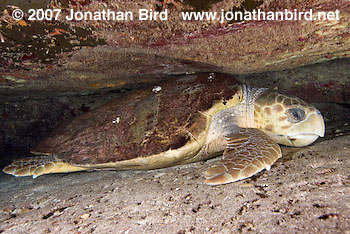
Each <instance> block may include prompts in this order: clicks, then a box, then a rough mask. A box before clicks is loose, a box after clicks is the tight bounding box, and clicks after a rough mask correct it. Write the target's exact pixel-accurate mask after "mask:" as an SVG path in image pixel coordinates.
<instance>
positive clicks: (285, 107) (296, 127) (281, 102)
mask: <svg viewBox="0 0 350 234" xmlns="http://www.w3.org/2000/svg"><path fill="white" fill-rule="evenodd" d="M254 121H255V125H256V127H257V128H259V129H261V130H263V131H264V132H266V133H267V134H268V135H270V136H271V137H272V138H274V139H275V140H276V142H277V143H279V144H283V145H288V146H296V147H301V146H306V145H309V144H311V143H313V142H314V141H315V140H316V139H317V138H318V137H323V136H324V133H325V124H324V120H323V117H322V115H321V112H320V111H318V110H317V109H316V108H315V107H313V106H312V105H309V104H307V103H306V102H304V101H303V100H301V99H299V98H297V97H289V96H286V95H284V94H280V93H276V92H271V91H267V92H264V93H263V94H261V95H260V96H259V97H258V98H257V100H256V102H255V106H254Z"/></svg>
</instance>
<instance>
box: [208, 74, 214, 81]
mask: <svg viewBox="0 0 350 234" xmlns="http://www.w3.org/2000/svg"><path fill="white" fill-rule="evenodd" d="M214 79H215V73H214V72H210V73H209V76H208V80H209V81H213V80H214Z"/></svg>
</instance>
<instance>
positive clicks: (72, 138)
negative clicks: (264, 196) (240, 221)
mask: <svg viewBox="0 0 350 234" xmlns="http://www.w3.org/2000/svg"><path fill="white" fill-rule="evenodd" d="M324 132H325V126H324V120H323V118H322V115H321V113H320V112H319V111H318V110H317V109H315V108H314V107H313V106H311V105H309V104H306V103H305V102H304V101H302V100H300V99H299V98H296V97H288V96H286V95H283V94H280V93H276V92H272V91H269V90H267V89H265V88H251V87H247V86H245V85H240V84H239V83H238V81H237V80H235V79H234V78H233V77H230V76H228V75H225V74H221V73H199V74H192V75H188V76H186V77H184V78H183V77H182V78H177V79H173V80H170V81H165V82H163V83H160V84H159V85H158V86H155V87H153V86H152V87H149V88H144V89H141V90H137V91H134V92H131V93H130V94H127V95H125V96H123V97H121V98H118V99H116V100H113V101H111V102H109V103H107V104H105V105H103V106H101V107H98V108H96V109H94V110H92V111H90V112H87V113H84V114H82V115H80V116H78V117H77V118H75V119H74V120H73V121H72V122H71V123H69V124H66V125H64V126H60V127H59V128H57V130H56V131H55V132H54V133H53V134H52V135H51V136H50V137H48V138H46V139H45V140H43V141H42V142H40V143H39V144H38V145H37V147H36V148H34V149H33V151H32V152H33V153H34V154H38V155H40V156H36V157H32V158H25V159H19V160H16V161H14V162H13V163H12V164H11V165H9V166H7V167H5V168H4V170H3V171H4V172H5V173H8V174H12V175H15V176H30V175H31V176H33V177H34V178H35V177H37V176H40V175H43V174H48V173H63V172H74V171H83V170H92V169H95V170H97V169H115V170H128V169H136V170H143V169H155V168H162V167H169V166H173V165H178V164H185V163H191V162H196V161H200V160H206V159H209V158H213V157H215V156H218V155H221V154H223V159H222V160H221V161H218V162H217V163H215V164H214V165H213V166H212V167H211V168H209V169H208V170H207V171H206V173H205V177H206V180H205V183H206V184H209V185H216V184H225V183H230V182H234V181H237V180H241V179H244V178H248V177H250V176H252V175H254V174H256V173H258V172H260V171H261V170H263V169H267V170H269V169H270V167H271V165H272V164H273V163H274V162H275V161H276V160H277V159H278V158H280V157H281V149H280V147H279V146H278V144H283V145H287V146H296V147H299V146H305V145H309V144H311V143H313V142H314V141H315V140H316V139H317V138H318V137H319V136H321V137H323V136H324Z"/></svg>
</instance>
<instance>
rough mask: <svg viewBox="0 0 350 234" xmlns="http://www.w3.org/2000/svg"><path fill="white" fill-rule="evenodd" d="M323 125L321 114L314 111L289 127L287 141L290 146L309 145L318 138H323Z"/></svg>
mask: <svg viewBox="0 0 350 234" xmlns="http://www.w3.org/2000/svg"><path fill="white" fill-rule="evenodd" d="M324 134H325V124H324V120H323V117H322V114H321V112H319V111H318V110H316V111H315V112H312V113H310V114H309V115H308V116H307V118H306V119H305V120H303V121H301V122H300V123H297V124H295V125H294V126H292V127H291V129H290V132H289V133H288V134H287V139H288V141H289V143H290V145H291V146H295V147H302V146H306V145H310V144H311V143H313V142H314V141H316V140H317V138H319V137H324Z"/></svg>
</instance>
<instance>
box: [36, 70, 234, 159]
mask: <svg viewBox="0 0 350 234" xmlns="http://www.w3.org/2000/svg"><path fill="white" fill-rule="evenodd" d="M208 77H209V73H199V74H194V75H190V76H188V77H185V78H183V77H182V78H177V79H173V80H170V81H166V82H162V83H160V84H158V85H159V86H160V87H161V91H160V92H157V93H155V92H153V91H152V88H153V86H150V87H147V88H144V89H142V90H137V91H134V92H131V93H130V94H127V95H125V96H123V97H121V98H118V99H116V100H113V101H111V102H110V103H107V104H105V105H103V106H101V107H99V108H96V109H95V110H92V111H90V112H87V113H85V114H83V115H81V116H78V117H77V118H75V119H74V120H73V121H72V122H71V123H70V124H68V125H65V126H62V127H60V128H58V130H56V131H55V132H54V133H53V135H52V136H51V137H48V138H47V139H45V140H44V141H42V142H41V143H39V145H38V146H37V147H36V148H35V149H33V151H35V152H41V153H49V154H52V155H54V156H55V157H57V158H60V159H63V160H66V161H68V162H70V163H72V164H76V165H84V164H96V163H106V162H116V161H122V160H128V159H132V158H136V157H147V156H151V155H154V154H158V153H161V152H164V151H167V150H169V149H176V148H180V147H182V146H183V145H185V144H186V143H187V142H188V141H191V140H194V139H193V138H196V136H198V134H200V133H201V132H203V131H205V128H206V125H207V121H208V118H207V116H204V115H202V114H201V112H204V111H206V110H207V109H209V108H210V107H212V105H213V104H215V103H217V102H224V101H225V100H227V99H229V98H230V97H232V96H233V95H234V94H235V93H236V92H237V90H238V87H239V83H238V81H237V80H236V79H234V78H233V77H231V76H229V75H226V74H221V73H215V75H214V79H208ZM116 118H118V121H114V120H115V119H116Z"/></svg>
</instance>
